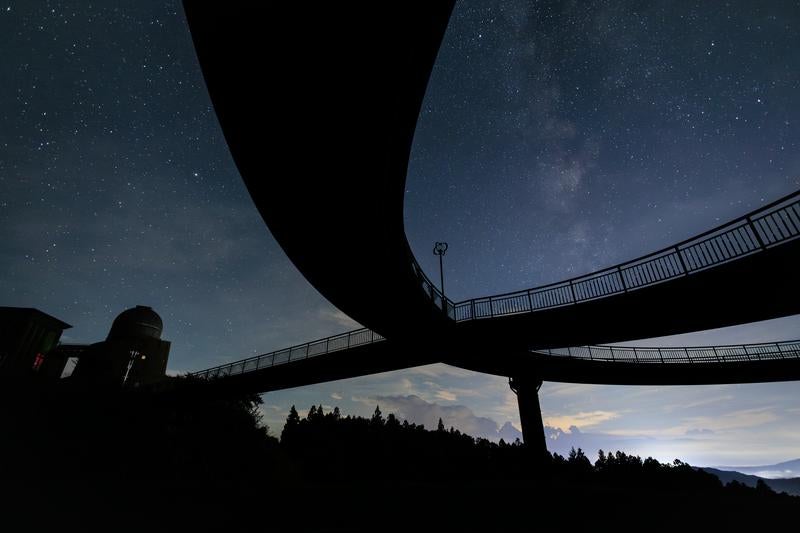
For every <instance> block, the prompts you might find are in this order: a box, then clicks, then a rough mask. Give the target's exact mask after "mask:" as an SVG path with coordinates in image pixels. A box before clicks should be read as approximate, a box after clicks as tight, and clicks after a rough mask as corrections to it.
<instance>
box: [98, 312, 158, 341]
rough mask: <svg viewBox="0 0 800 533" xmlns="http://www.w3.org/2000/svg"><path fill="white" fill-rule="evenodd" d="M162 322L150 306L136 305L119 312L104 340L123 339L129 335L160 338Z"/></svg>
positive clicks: (129, 336)
mask: <svg viewBox="0 0 800 533" xmlns="http://www.w3.org/2000/svg"><path fill="white" fill-rule="evenodd" d="M163 329H164V323H163V322H162V321H161V317H160V316H158V313H156V312H155V311H153V309H152V308H151V307H147V306H144V305H137V306H136V307H134V308H132V309H126V310H125V311H123V312H121V313H120V314H119V315H118V316H117V318H115V319H114V323H113V324H111V331H109V332H108V337H107V339H106V340H114V339H123V338H131V337H152V338H155V339H160V338H161V331H162V330H163Z"/></svg>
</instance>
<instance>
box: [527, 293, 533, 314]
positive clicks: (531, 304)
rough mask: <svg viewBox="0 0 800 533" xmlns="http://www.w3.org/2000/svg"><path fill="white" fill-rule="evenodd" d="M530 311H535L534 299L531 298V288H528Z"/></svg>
mask: <svg viewBox="0 0 800 533" xmlns="http://www.w3.org/2000/svg"><path fill="white" fill-rule="evenodd" d="M528 311H533V300H531V291H530V289H528Z"/></svg>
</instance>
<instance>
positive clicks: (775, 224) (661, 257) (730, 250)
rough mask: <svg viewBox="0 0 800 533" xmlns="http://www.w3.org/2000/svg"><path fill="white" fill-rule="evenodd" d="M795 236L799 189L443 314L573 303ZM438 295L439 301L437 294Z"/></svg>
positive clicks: (478, 314) (486, 314) (799, 226)
mask: <svg viewBox="0 0 800 533" xmlns="http://www.w3.org/2000/svg"><path fill="white" fill-rule="evenodd" d="M798 236H800V191H797V192H794V193H792V194H790V195H788V196H785V197H783V198H781V199H779V200H776V201H775V202H772V203H771V204H768V205H766V206H763V207H761V208H760V209H757V210H755V211H753V212H751V213H749V214H747V215H745V216H743V217H740V218H738V219H736V220H734V221H732V222H728V223H727V224H724V225H722V226H719V227H716V228H714V229H712V230H709V231H707V232H705V233H702V234H700V235H697V236H695V237H692V238H691V239H688V240H685V241H683V242H680V243H678V244H676V245H674V246H671V247H669V248H665V249H663V250H659V251H657V252H654V253H651V254H648V255H646V256H644V257H640V258H638V259H634V260H632V261H627V262H625V263H621V264H619V265H616V266H613V267H610V268H606V269H605V270H601V271H599V272H594V273H592V274H587V275H585V276H580V277H577V278H572V279H569V280H566V281H561V282H558V283H551V284H549V285H544V286H541V287H536V288H533V289H527V290H522V291H516V292H510V293H505V294H500V295H496V296H486V297H483V298H473V299H471V300H466V301H463V302H459V303H457V304H452V302H449V303H448V305H454V313H453V314H452V315H451V314H450V313H449V312H448V316H451V318H453V319H454V320H456V321H457V322H461V321H464V320H476V319H481V318H491V317H496V316H504V315H512V314H517V313H530V312H534V311H540V310H543V309H552V308H555V307H561V306H564V305H574V304H577V303H580V302H585V301H589V300H594V299H597V298H604V297H606V296H611V295H614V294H620V293H623V292H628V291H633V290H637V289H640V288H642V287H649V286H651V285H656V284H658V283H663V282H665V281H668V280H671V279H675V278H678V277H681V276H690V275H692V274H693V273H695V272H700V271H702V270H705V269H708V268H711V267H714V266H717V265H721V264H723V263H728V262H730V261H734V260H736V259H739V258H741V257H745V256H748V255H751V254H754V253H758V252H761V251H763V250H765V249H768V248H771V247H774V246H777V245H780V244H783V243H785V242H789V241H791V240H793V239H795V238H797V237H798ZM416 268H419V266H418V265H416ZM420 273H421V271H420ZM421 275H422V276H424V274H421ZM424 279H426V280H427V278H424ZM427 283H428V284H430V281H428V282H427ZM423 288H425V287H424V286H423ZM434 289H435V288H434ZM437 295H438V297H439V299H440V300H441V293H438V294H437ZM438 305H439V307H441V304H438Z"/></svg>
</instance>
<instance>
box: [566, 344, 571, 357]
mask: <svg viewBox="0 0 800 533" xmlns="http://www.w3.org/2000/svg"><path fill="white" fill-rule="evenodd" d="M567 355H568V356H569V358H570V359H572V348H570V347H569V346H567Z"/></svg>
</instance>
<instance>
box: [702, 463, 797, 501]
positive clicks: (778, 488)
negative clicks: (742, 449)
mask: <svg viewBox="0 0 800 533" xmlns="http://www.w3.org/2000/svg"><path fill="white" fill-rule="evenodd" d="M700 470H704V471H706V472H708V473H709V474H714V475H715V476H717V477H718V478H719V479H720V481H722V482H723V483H730V482H731V481H738V482H739V483H743V484H745V485H747V486H748V487H755V486H756V483H758V480H759V479H763V480H764V483H766V484H767V485H768V486H769V488H771V489H772V490H774V491H775V492H785V493H787V494H791V495H793V496H800V477H795V478H790V479H768V478H763V477H759V476H753V475H750V474H743V473H741V472H736V471H730V470H719V469H716V468H701V469H700Z"/></svg>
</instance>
